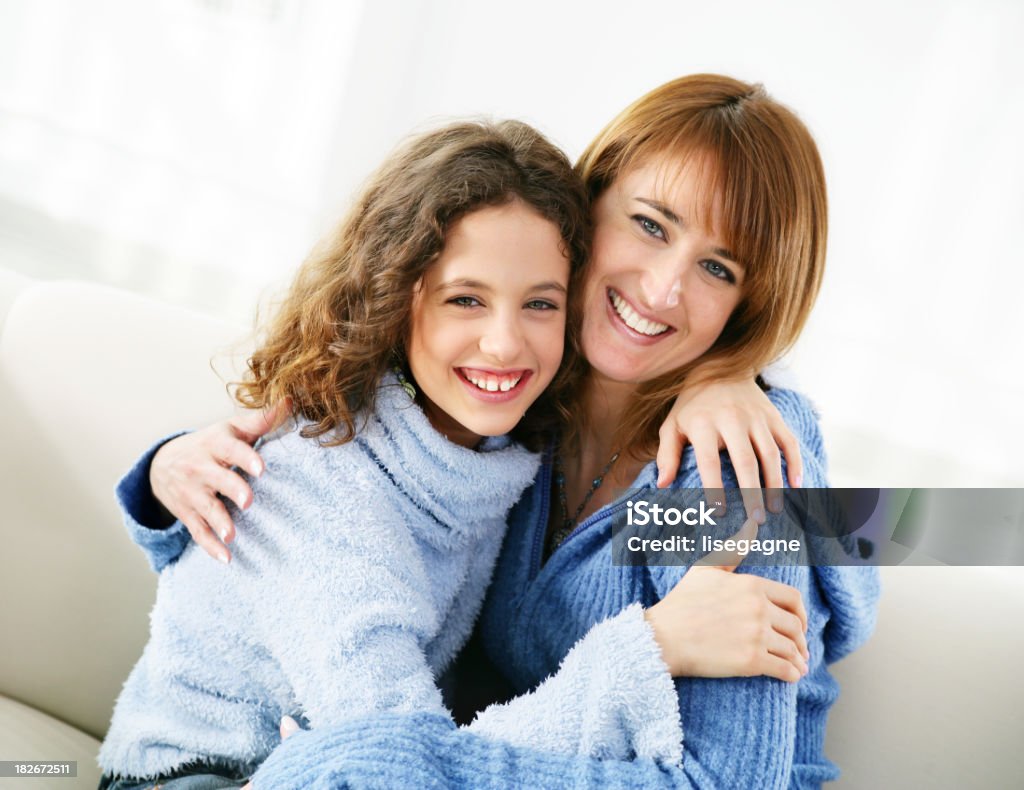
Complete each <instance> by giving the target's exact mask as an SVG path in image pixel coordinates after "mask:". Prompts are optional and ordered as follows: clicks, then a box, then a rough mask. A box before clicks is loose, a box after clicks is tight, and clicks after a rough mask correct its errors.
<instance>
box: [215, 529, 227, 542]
mask: <svg viewBox="0 0 1024 790" xmlns="http://www.w3.org/2000/svg"><path fill="white" fill-rule="evenodd" d="M217 537H219V538H220V539H221V540H223V541H224V542H225V543H227V542H228V528H227V527H224V528H223V529H218V530H217Z"/></svg>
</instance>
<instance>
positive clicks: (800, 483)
mask: <svg viewBox="0 0 1024 790" xmlns="http://www.w3.org/2000/svg"><path fill="white" fill-rule="evenodd" d="M803 484H804V476H803V475H797V476H796V486H795V488H802V487H803Z"/></svg>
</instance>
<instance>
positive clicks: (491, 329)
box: [480, 318, 523, 363]
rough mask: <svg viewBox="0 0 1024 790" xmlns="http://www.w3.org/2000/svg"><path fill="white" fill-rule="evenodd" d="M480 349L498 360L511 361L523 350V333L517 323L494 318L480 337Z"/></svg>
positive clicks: (502, 361)
mask: <svg viewBox="0 0 1024 790" xmlns="http://www.w3.org/2000/svg"><path fill="white" fill-rule="evenodd" d="M480 350H481V351H482V352H483V353H485V354H487V355H488V356H489V357H492V358H493V359H495V360H496V361H498V362H501V363H508V362H512V361H514V360H515V359H516V357H518V356H519V354H520V352H521V351H522V350H523V334H522V332H521V331H520V328H519V323H518V322H517V321H515V320H512V319H502V318H496V319H495V320H494V321H492V322H490V324H489V325H488V327H487V329H486V331H485V332H484V334H483V335H482V336H481V337H480Z"/></svg>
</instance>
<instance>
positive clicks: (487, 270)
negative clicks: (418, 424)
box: [408, 200, 569, 447]
mask: <svg viewBox="0 0 1024 790" xmlns="http://www.w3.org/2000/svg"><path fill="white" fill-rule="evenodd" d="M563 246H564V245H563V244H562V239H561V236H560V234H559V232H558V227H557V226H556V225H555V224H554V223H552V222H549V221H548V220H546V219H544V218H542V217H541V216H540V215H539V214H537V213H536V212H535V211H534V210H533V209H531V208H529V207H527V206H526V205H525V204H523V203H522V202H520V201H518V200H514V201H512V202H511V203H508V204H505V205H502V206H489V207H486V208H482V209H479V210H477V211H474V212H472V213H471V214H467V215H466V216H465V217H463V218H461V219H460V220H459V221H458V222H456V223H455V224H454V225H453V226H452V227H451V228H450V229H449V231H448V234H447V239H446V241H445V246H444V250H443V251H442V253H441V255H440V256H439V257H438V259H437V261H436V262H435V263H434V264H433V265H431V267H430V268H429V269H428V270H427V272H426V274H424V276H423V278H422V279H421V280H420V282H419V283H418V284H417V287H416V290H415V293H414V295H413V304H412V322H411V323H412V331H411V336H410V338H409V343H408V358H409V359H408V361H409V368H410V370H411V371H412V375H413V378H414V379H415V380H416V386H417V387H418V388H419V390H420V392H421V394H422V403H423V407H424V411H425V412H426V413H427V416H428V417H429V419H430V421H431V424H432V425H433V426H434V427H435V428H436V429H437V430H438V431H440V432H441V433H443V434H445V435H446V436H447V437H448V438H449V439H450V440H451V441H453V442H456V443H458V444H462V445H464V446H466V447H472V446H474V445H476V444H477V442H478V441H479V439H480V437H482V436H499V435H501V434H504V433H508V432H509V431H510V430H511V429H512V428H513V427H514V426H515V425H516V423H518V422H519V420H520V419H522V417H523V414H524V413H525V412H526V409H527V407H528V406H529V405H530V404H531V403H533V402H534V401H535V400H536V399H537V397H538V396H539V395H540V394H541V393H542V392H543V391H544V388H545V387H547V386H548V384H550V383H551V379H552V378H553V377H554V375H555V373H556V372H557V370H558V366H559V364H560V363H561V361H562V347H563V344H564V340H565V313H566V299H567V295H568V294H567V289H568V287H569V261H568V259H567V258H566V257H565V255H564V254H563V253H562V248H563Z"/></svg>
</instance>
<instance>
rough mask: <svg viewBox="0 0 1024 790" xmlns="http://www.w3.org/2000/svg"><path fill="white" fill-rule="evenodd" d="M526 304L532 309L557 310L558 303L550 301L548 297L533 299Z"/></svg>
mask: <svg viewBox="0 0 1024 790" xmlns="http://www.w3.org/2000/svg"><path fill="white" fill-rule="evenodd" d="M526 306H527V307H528V308H530V309H531V310H557V309H558V305H556V304H554V303H553V302H549V301H547V300H546V299H531V300H530V301H529V302H527V303H526Z"/></svg>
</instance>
